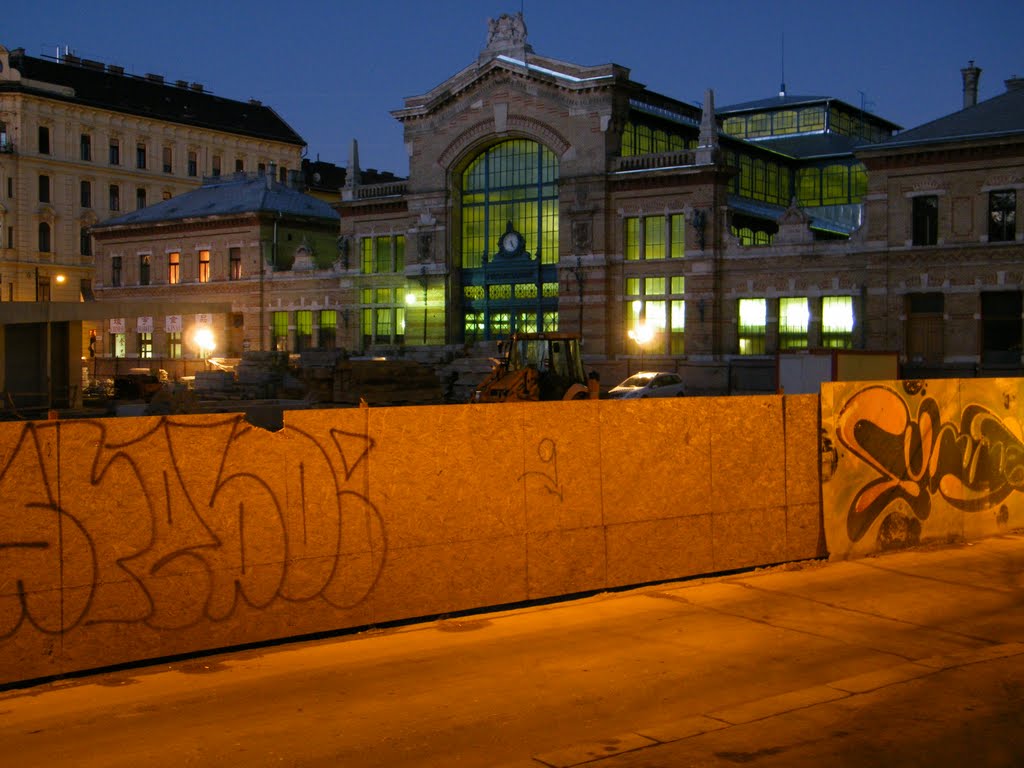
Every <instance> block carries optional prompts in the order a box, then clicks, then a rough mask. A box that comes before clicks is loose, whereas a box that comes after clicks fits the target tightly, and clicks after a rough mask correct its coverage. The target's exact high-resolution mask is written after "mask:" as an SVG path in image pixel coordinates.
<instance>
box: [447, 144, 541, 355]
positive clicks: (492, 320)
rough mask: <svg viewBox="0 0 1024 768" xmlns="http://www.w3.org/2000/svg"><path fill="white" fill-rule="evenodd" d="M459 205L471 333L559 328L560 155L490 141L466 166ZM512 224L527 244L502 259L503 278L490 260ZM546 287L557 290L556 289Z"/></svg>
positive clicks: (466, 314) (497, 335) (465, 330)
mask: <svg viewBox="0 0 1024 768" xmlns="http://www.w3.org/2000/svg"><path fill="white" fill-rule="evenodd" d="M461 203H462V209H461V213H462V227H461V229H462V232H461V243H460V245H461V255H460V263H461V266H462V270H463V273H462V276H463V281H462V283H463V287H464V289H466V290H468V291H469V293H465V292H464V295H463V307H462V309H463V317H462V320H463V324H462V326H463V333H464V335H465V337H466V338H467V339H470V338H479V336H480V331H481V330H483V336H484V338H500V337H502V336H505V335H506V334H507V333H508V330H509V329H510V328H515V329H518V328H522V329H523V330H526V329H527V328H530V327H534V328H537V329H538V330H539V329H540V328H541V327H546V328H547V327H550V326H551V325H554V326H557V322H558V276H557V274H556V269H557V267H556V265H557V264H558V256H559V254H558V159H557V158H556V157H555V154H554V153H553V152H552V151H551V150H549V149H548V148H547V147H544V146H542V145H541V144H538V143H537V142H534V141H528V140H526V139H513V140H509V141H503V142H501V143H499V144H495V145H493V146H491V147H489V148H488V149H487V150H486V151H484V152H482V153H481V154H480V155H478V156H477V157H476V158H475V159H474V160H473V162H472V163H471V164H470V165H469V166H468V167H467V168H466V170H465V171H464V172H463V174H462V201H461ZM509 223H511V226H512V230H514V231H515V232H518V233H519V234H521V235H522V236H523V243H522V247H521V248H519V249H517V250H516V251H515V253H510V254H506V255H505V256H504V257H502V261H501V262H499V264H500V266H501V270H502V272H503V273H504V274H502V275H501V276H500V277H499V275H498V274H496V272H495V271H494V270H495V268H494V267H492V264H493V263H494V259H495V258H498V257H497V256H496V254H497V253H498V248H499V246H498V241H499V239H500V238H501V237H502V235H504V234H505V233H506V229H507V227H508V225H509ZM525 254H529V257H528V258H527V257H526V256H525ZM492 282H493V283H494V284H493V285H492V284H491V283H492ZM548 285H551V286H553V288H554V290H553V293H552V294H550V295H549V293H548V289H547V286H548ZM470 293H472V295H470ZM555 329H556V328H552V330H555Z"/></svg>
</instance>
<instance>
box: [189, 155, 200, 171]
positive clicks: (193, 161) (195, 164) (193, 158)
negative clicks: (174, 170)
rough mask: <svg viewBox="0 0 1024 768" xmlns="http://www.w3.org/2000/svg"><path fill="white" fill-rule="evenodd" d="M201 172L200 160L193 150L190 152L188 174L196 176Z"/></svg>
mask: <svg viewBox="0 0 1024 768" xmlns="http://www.w3.org/2000/svg"><path fill="white" fill-rule="evenodd" d="M198 174H199V160H198V156H197V155H196V152H195V150H191V151H189V153H188V175H189V176H196V175H198Z"/></svg>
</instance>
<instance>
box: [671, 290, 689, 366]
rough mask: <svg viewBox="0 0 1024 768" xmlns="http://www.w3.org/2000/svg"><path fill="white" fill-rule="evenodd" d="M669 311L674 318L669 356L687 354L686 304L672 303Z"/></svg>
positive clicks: (682, 302) (677, 301) (680, 302)
mask: <svg viewBox="0 0 1024 768" xmlns="http://www.w3.org/2000/svg"><path fill="white" fill-rule="evenodd" d="M673 293H675V291H673ZM669 311H670V313H671V318H672V327H671V332H670V333H671V337H670V341H669V354H672V355H682V354H685V353H686V302H685V301H682V300H675V301H672V302H671V304H670V309H669Z"/></svg>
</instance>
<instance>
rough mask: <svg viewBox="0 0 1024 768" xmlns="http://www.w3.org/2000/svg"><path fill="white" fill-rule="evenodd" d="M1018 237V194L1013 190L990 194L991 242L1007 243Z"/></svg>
mask: <svg viewBox="0 0 1024 768" xmlns="http://www.w3.org/2000/svg"><path fill="white" fill-rule="evenodd" d="M1016 237H1017V192H1016V190H1013V189H1008V190H1003V191H1001V192H989V193H988V239H989V242H1005V241H1008V240H1014V239H1015V238H1016Z"/></svg>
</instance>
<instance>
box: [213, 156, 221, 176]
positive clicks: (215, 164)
mask: <svg viewBox="0 0 1024 768" xmlns="http://www.w3.org/2000/svg"><path fill="white" fill-rule="evenodd" d="M211 174H212V175H214V176H220V155H214V156H213V160H212V170H211Z"/></svg>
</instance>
